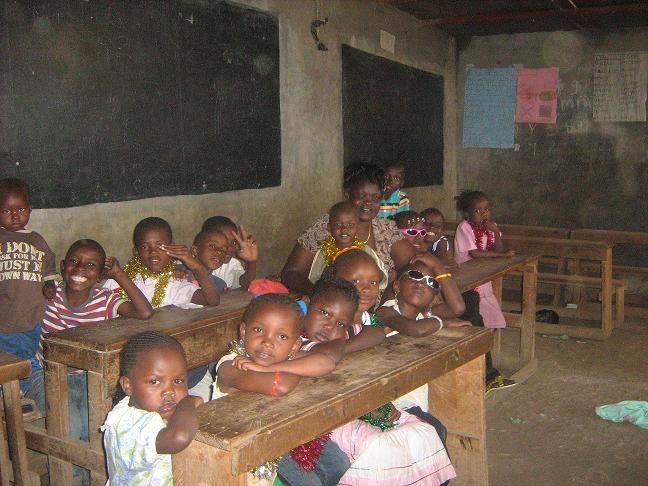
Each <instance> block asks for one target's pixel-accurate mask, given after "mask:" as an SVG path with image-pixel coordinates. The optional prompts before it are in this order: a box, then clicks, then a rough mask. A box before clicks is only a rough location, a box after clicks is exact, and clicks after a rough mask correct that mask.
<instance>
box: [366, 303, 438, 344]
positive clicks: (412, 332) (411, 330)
mask: <svg viewBox="0 0 648 486" xmlns="http://www.w3.org/2000/svg"><path fill="white" fill-rule="evenodd" d="M376 314H378V318H379V319H380V322H382V323H383V324H384V325H385V326H386V327H388V328H390V329H393V330H394V331H398V332H399V333H401V334H404V335H405V336H412V337H422V336H428V335H429V334H434V333H435V332H437V331H438V330H440V329H441V322H439V320H438V319H435V318H433V317H432V318H429V319H420V320H418V321H417V320H415V319H410V318H409V317H405V316H402V315H400V314H399V313H398V312H396V311H395V310H394V309H393V308H391V307H379V308H378V310H377V311H376Z"/></svg>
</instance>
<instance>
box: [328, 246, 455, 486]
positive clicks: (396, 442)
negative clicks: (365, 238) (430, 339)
mask: <svg viewBox="0 0 648 486" xmlns="http://www.w3.org/2000/svg"><path fill="white" fill-rule="evenodd" d="M322 277H323V279H325V280H328V279H332V278H338V279H342V280H346V281H347V282H349V283H351V284H353V285H354V286H355V288H356V290H357V292H358V294H359V301H358V309H357V311H356V313H355V315H354V318H353V325H352V326H350V327H349V328H348V330H347V337H349V342H348V344H347V345H346V347H345V351H346V352H351V351H359V350H362V349H367V348H370V347H372V346H375V345H376V344H379V343H380V342H382V341H383V340H384V339H385V333H384V330H383V328H382V325H381V324H380V322H379V321H378V320H377V318H376V316H375V314H371V313H370V312H369V311H370V310H371V309H373V308H374V306H375V305H376V304H377V302H378V298H379V295H380V288H379V285H380V281H381V280H382V279H383V278H386V276H385V275H382V274H381V271H380V269H379V267H378V265H376V263H375V261H374V260H373V259H372V258H371V257H370V256H369V255H367V254H366V253H365V252H363V251H361V250H350V251H348V252H346V253H343V254H341V255H339V256H338V257H337V258H336V259H335V260H334V262H333V264H332V265H331V266H330V267H328V268H327V269H326V270H325V271H324V274H323V275H322ZM349 359H352V358H349ZM417 412H418V411H413V412H412V413H409V411H408V410H405V409H404V408H403V407H398V406H394V405H393V404H392V403H387V404H385V405H383V406H381V407H379V408H378V409H376V410H374V411H373V412H370V413H368V414H366V415H364V416H362V417H361V418H360V419H358V420H354V421H352V422H350V423H348V424H346V425H344V426H342V427H339V428H337V429H335V430H334V431H333V433H332V439H333V440H334V441H335V442H336V443H337V444H338V446H340V448H341V449H342V450H343V451H344V452H345V453H346V454H347V455H348V456H349V460H350V461H351V467H350V468H349V469H348V470H347V472H346V473H345V474H344V476H343V477H342V478H341V479H340V484H345V485H374V484H390V485H391V484H394V485H405V484H414V483H417V482H418V483H419V484H423V482H425V484H432V485H438V484H443V483H444V482H446V481H448V480H449V479H452V478H454V477H455V475H456V474H455V471H454V468H453V466H452V463H451V462H450V459H449V457H448V454H447V452H446V450H445V447H444V445H443V442H442V441H441V438H440V436H439V434H438V433H437V431H436V429H435V427H434V425H438V421H437V420H436V419H433V418H432V419H433V420H432V419H430V421H431V422H430V423H429V422H428V421H427V420H428V419H429V417H427V415H428V414H424V413H418V414H417ZM432 422H435V423H434V424H433V423H432Z"/></svg>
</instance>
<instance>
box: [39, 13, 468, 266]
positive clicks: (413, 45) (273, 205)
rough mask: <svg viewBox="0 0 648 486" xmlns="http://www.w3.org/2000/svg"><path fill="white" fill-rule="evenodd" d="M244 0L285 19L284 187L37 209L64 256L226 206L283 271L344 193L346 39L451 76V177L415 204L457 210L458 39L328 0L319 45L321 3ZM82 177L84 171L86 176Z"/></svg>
mask: <svg viewBox="0 0 648 486" xmlns="http://www.w3.org/2000/svg"><path fill="white" fill-rule="evenodd" d="M186 3H191V2H186ZM199 3H201V2H199V1H196V4H199ZM240 3H242V4H245V5H248V6H250V7H254V8H258V9H260V10H264V11H269V12H272V13H274V14H276V15H277V16H278V18H279V31H280V57H281V61H280V62H281V66H280V78H281V125H282V140H281V142H282V183H281V186H280V187H273V188H267V189H257V190H244V191H232V192H225V193H219V194H208V195H201V196H177V197H161V198H151V199H143V200H136V201H127V202H118V203H106V204H94V205H89V206H81V207H75V208H67V209H46V210H38V209H37V210H35V211H34V212H33V213H32V218H31V222H30V225H29V226H30V227H31V228H33V229H35V230H37V231H39V232H41V233H42V234H43V235H44V236H45V238H46V239H47V241H48V242H49V243H50V245H51V247H52V248H53V250H54V251H55V252H56V254H57V257H58V258H59V259H60V257H62V256H63V254H64V252H65V251H66V249H67V248H68V246H69V245H70V243H71V242H73V241H74V240H76V239H78V238H82V237H90V238H95V239H97V240H99V241H100V242H101V243H102V244H103V245H104V246H105V247H106V249H107V251H108V252H109V253H111V254H114V255H116V256H117V257H118V258H120V259H121V261H122V262H125V261H126V260H127V259H128V258H129V256H130V252H131V247H132V244H131V241H130V239H131V234H132V230H133V227H134V226H135V224H136V223H137V222H138V221H139V220H140V219H142V218H143V217H146V216H159V217H162V218H165V219H167V220H168V221H169V222H170V223H171V225H172V227H173V229H174V237H175V240H176V241H178V242H182V243H186V244H190V243H191V240H192V239H193V236H194V234H195V233H196V232H197V230H198V229H199V227H200V225H201V223H202V221H203V220H204V219H205V218H207V217H209V216H212V215H215V214H225V215H227V216H230V217H231V218H232V219H234V220H235V221H237V222H242V223H244V224H245V226H246V227H247V228H248V229H249V230H250V231H251V232H252V233H253V234H254V235H255V236H256V237H257V238H258V240H259V242H260V248H261V255H262V256H261V258H262V260H261V264H260V272H259V273H260V274H261V275H265V274H268V273H277V272H279V270H280V269H281V267H282V265H283V263H284V261H285V258H286V257H287V255H288V253H289V252H290V249H291V248H292V246H293V244H294V241H295V238H296V237H297V236H298V235H299V234H300V232H301V231H302V230H303V229H305V228H306V227H307V226H308V225H309V223H310V222H311V221H312V220H314V219H315V218H316V217H317V216H319V215H320V214H322V213H324V212H325V211H326V210H327V209H328V207H330V206H331V205H332V204H333V203H334V202H336V201H338V200H340V198H341V197H342V191H341V181H342V172H343V164H342V156H343V140H342V113H341V106H342V102H341V44H342V43H346V44H349V45H351V46H352V47H355V48H358V49H362V50H365V51H367V52H369V53H372V54H376V55H380V56H384V57H387V58H389V59H392V60H396V61H399V62H402V63H404V64H407V65H410V66H413V67H416V68H419V69H423V70H426V71H429V72H432V73H435V74H441V75H443V76H444V77H445V97H446V100H445V106H444V112H445V125H444V132H445V133H444V136H445V140H446V142H445V165H444V184H443V186H434V187H418V188H412V189H410V190H409V193H410V195H411V197H412V199H413V204H414V207H415V208H418V209H423V208H425V207H427V206H430V205H436V206H439V207H441V208H442V209H443V210H445V211H449V210H450V208H451V203H450V201H451V198H452V195H454V192H455V179H456V172H455V144H454V140H455V139H456V120H457V117H456V111H455V84H456V83H455V73H456V66H455V59H456V56H455V47H454V41H453V40H451V39H449V38H448V37H447V36H446V35H444V34H442V33H440V32H439V31H436V30H435V29H433V28H430V27H423V26H422V25H421V24H420V23H419V22H418V21H417V20H416V19H415V18H414V17H411V16H409V15H406V14H404V13H402V12H400V11H398V10H396V9H394V8H391V7H387V6H385V5H381V4H379V3H376V2H373V1H367V0H365V1H361V0H354V1H351V0H339V1H325V2H324V1H322V2H319V3H320V7H319V10H320V17H328V19H329V23H328V24H327V25H326V26H324V27H322V28H321V29H320V32H319V33H320V39H321V40H322V41H323V42H324V43H325V44H326V45H327V47H328V49H329V50H328V51H327V52H321V51H318V50H317V49H316V47H315V42H314V40H313V38H312V37H311V33H310V23H311V21H312V20H313V19H314V16H315V8H316V5H315V2H311V1H299V2H286V1H283V0H265V1H263V0H244V1H243V2H240ZM380 29H384V30H386V31H388V32H390V33H392V34H394V35H395V36H396V43H395V53H394V54H391V53H389V52H387V51H384V50H382V49H380V47H379V36H380ZM233 136H235V134H234V135H233ZM82 183H83V181H81V180H80V181H79V184H82Z"/></svg>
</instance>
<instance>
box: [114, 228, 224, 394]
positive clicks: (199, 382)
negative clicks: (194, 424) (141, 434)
mask: <svg viewBox="0 0 648 486" xmlns="http://www.w3.org/2000/svg"><path fill="white" fill-rule="evenodd" d="M174 259H177V260H179V261H181V262H182V263H183V264H184V265H185V267H186V268H187V269H188V270H189V271H190V272H191V274H192V280H193V281H195V282H196V283H193V282H189V281H188V280H186V278H184V277H182V278H176V276H175V272H176V263H175V260H174ZM124 272H125V273H126V275H127V276H128V278H129V279H130V280H132V281H133V283H134V284H135V286H136V287H137V288H138V289H139V290H140V291H141V292H142V293H143V294H144V296H145V297H146V299H147V300H148V301H149V302H150V303H151V305H152V306H153V308H158V307H164V306H167V305H176V306H180V307H182V306H187V305H188V304H199V305H206V306H210V307H211V306H216V305H218V304H219V302H220V293H219V292H218V289H217V288H216V286H215V285H214V282H213V281H212V279H211V277H210V272H209V270H208V269H207V268H205V266H204V265H203V264H202V263H201V262H200V261H199V260H198V259H197V258H196V257H194V256H193V255H192V252H191V251H190V250H189V248H187V247H186V246H184V245H180V244H176V243H173V234H172V232H171V226H169V223H167V222H166V221H165V220H164V219H162V218H156V217H150V218H145V219H143V220H142V221H140V222H139V223H137V225H136V226H135V230H134V231H133V258H131V259H130V260H129V262H128V263H127V264H126V266H125V267H124ZM104 287H106V288H108V289H111V290H116V289H119V293H120V294H121V295H122V297H126V296H127V295H128V292H127V289H126V288H124V287H123V285H121V284H120V283H119V282H117V281H116V280H115V279H109V280H107V281H106V282H105V283H104ZM212 380H213V379H212V376H211V373H210V372H209V369H208V366H202V367H200V368H196V369H192V370H191V371H190V374H189V388H190V389H191V392H192V393H193V394H195V395H198V396H200V397H202V398H203V399H205V400H206V399H207V398H209V386H210V384H211V382H212Z"/></svg>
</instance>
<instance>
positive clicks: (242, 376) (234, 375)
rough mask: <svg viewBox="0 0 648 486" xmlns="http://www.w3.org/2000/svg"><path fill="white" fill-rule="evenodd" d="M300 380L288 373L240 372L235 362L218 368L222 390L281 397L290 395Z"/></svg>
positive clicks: (228, 362) (225, 363) (297, 376)
mask: <svg viewBox="0 0 648 486" xmlns="http://www.w3.org/2000/svg"><path fill="white" fill-rule="evenodd" d="M300 380H301V376H299V375H295V374H293V373H287V372H280V371H270V372H259V371H243V370H239V369H238V368H237V367H236V366H234V362H233V361H226V362H224V363H222V364H221V365H220V366H219V367H218V387H219V388H220V389H221V390H227V389H232V388H233V389H236V390H241V391H250V392H256V393H263V394H264V395H272V396H277V397H280V396H283V395H286V394H287V393H290V392H291V391H292V390H293V389H294V388H295V387H296V386H297V385H298V384H299V381H300Z"/></svg>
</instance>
